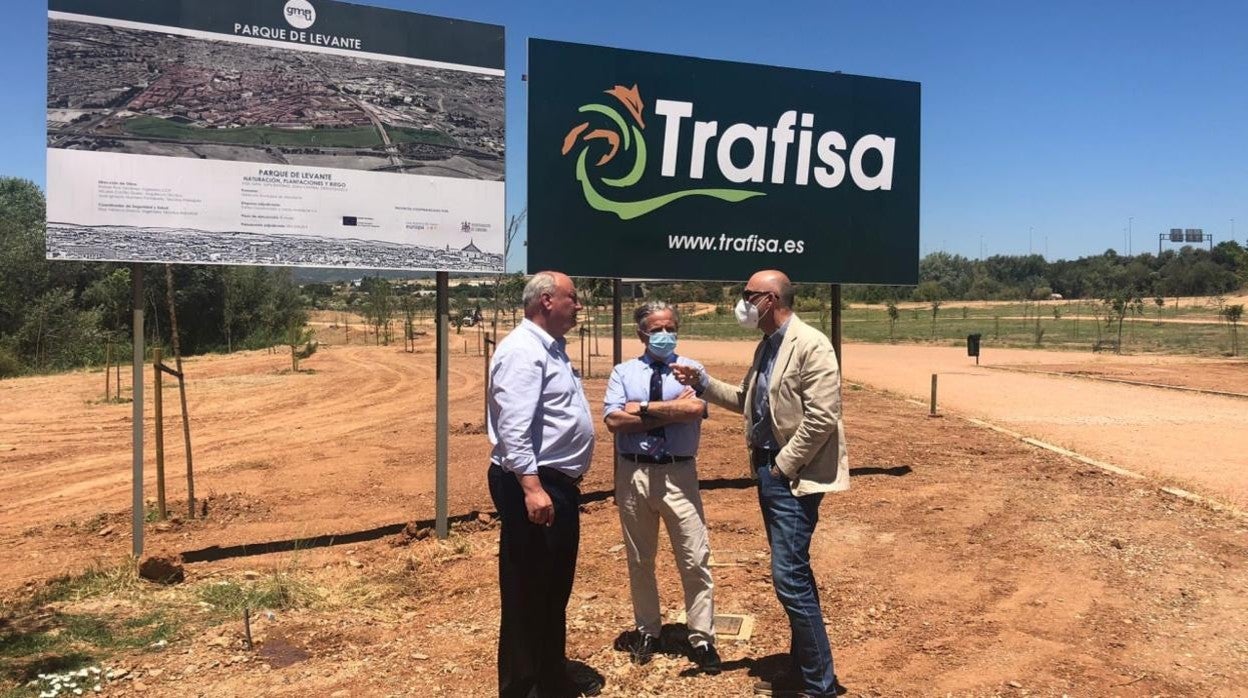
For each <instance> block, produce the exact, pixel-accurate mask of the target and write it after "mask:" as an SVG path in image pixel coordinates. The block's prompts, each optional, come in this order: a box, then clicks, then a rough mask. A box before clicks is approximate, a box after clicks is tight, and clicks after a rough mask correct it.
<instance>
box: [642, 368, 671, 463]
mask: <svg viewBox="0 0 1248 698" xmlns="http://www.w3.org/2000/svg"><path fill="white" fill-rule="evenodd" d="M662 401H663V365H662V364H659V363H651V364H650V402H662ZM646 434H648V435H650V436H653V437H655V438H657V439H660V441H659V448H658V449H656V452H655V455H662V454H663V453H664V451H663V446H664V443H663V441H665V440H666V439H667V430H666V429H664V428H663V427H661V426H660V427H655V428H653V429H650V430H648V431H647V432H646Z"/></svg>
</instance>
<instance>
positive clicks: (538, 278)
mask: <svg viewBox="0 0 1248 698" xmlns="http://www.w3.org/2000/svg"><path fill="white" fill-rule="evenodd" d="M556 285H557V282H556V281H555V275H554V274H551V273H550V272H545V271H541V272H538V273H536V274H534V275H533V278H531V279H529V283H527V284H525V285H524V294H523V295H522V296H521V297H520V300H521V302H522V303H523V304H524V307H525V309H526V310H527V309H528V308H531V307H533V306H534V305H536V304H537V302H538V301H539V300H541V298H542V294H543V293H545V294H550V295H554V293H555V286H556Z"/></svg>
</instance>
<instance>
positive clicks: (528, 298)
mask: <svg viewBox="0 0 1248 698" xmlns="http://www.w3.org/2000/svg"><path fill="white" fill-rule="evenodd" d="M522 301H523V303H524V316H525V317H526V318H528V319H529V320H531V321H532V322H533V323H535V324H536V325H538V326H539V327H541V328H542V329H544V330H546V331H547V332H549V333H550V334H551V336H553V337H556V338H558V337H563V336H564V334H565V333H567V332H568V331H569V330H571V329H572V328H573V327H575V326H576V314H577V312H578V311H580V310H581V304H580V303H579V302H578V300H577V297H576V285H575V284H574V283H573V282H572V278H571V277H569V276H568V275H567V274H564V273H562V272H557V271H539V272H538V273H536V274H534V275H533V278H531V279H529V283H527V284H525V286H524V294H523V297H522Z"/></svg>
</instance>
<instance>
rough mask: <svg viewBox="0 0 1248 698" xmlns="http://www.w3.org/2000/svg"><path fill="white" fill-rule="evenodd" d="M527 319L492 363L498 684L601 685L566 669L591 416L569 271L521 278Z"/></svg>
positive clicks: (577, 689)
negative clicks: (571, 337)
mask: <svg viewBox="0 0 1248 698" xmlns="http://www.w3.org/2000/svg"><path fill="white" fill-rule="evenodd" d="M523 303H524V322H522V323H521V324H520V325H519V326H518V327H516V329H514V330H512V332H511V333H510V334H508V335H507V337H506V338H505V339H503V341H501V342H499V344H498V351H497V353H495V354H494V359H493V361H492V362H491V363H490V385H489V398H490V399H489V423H488V429H489V435H490V443H491V444H492V445H493V447H494V449H493V452H492V453H491V455H490V468H489V483H490V497H491V498H492V499H493V500H494V506H495V508H496V509H497V510H498V515H499V519H500V521H501V528H502V531H501V535H500V536H499V543H498V572H499V574H498V576H499V589H500V593H501V597H502V598H501V606H502V619H501V622H500V626H499V633H498V693H499V696H501V697H502V698H512V697H513V696H514V697H515V698H530V697H531V696H534V695H536V696H537V698H570V697H571V696H580V695H590V696H593V695H598V694H599V693H600V692H601V691H602V683H601V681H599V680H598V678H597V677H583V678H580V679H576V678H573V677H572V676H570V675H569V674H568V669H567V653H566V643H567V606H568V597H569V596H571V594H572V581H573V578H574V576H575V574H576V555H577V549H578V547H579V544H580V535H581V532H580V496H581V493H580V489H579V484H580V481H581V478H582V477H583V476H584V474H585V471H586V470H588V469H589V464H590V461H591V460H593V456H594V424H593V418H592V417H591V416H590V409H589V403H588V402H587V401H586V399H585V389H584V387H583V386H582V385H581V377H580V375H579V374H578V373H577V372H576V371H575V370H574V369H573V367H572V360H571V358H570V357H569V356H568V352H567V348H566V344H567V342H566V340H565V339H564V336H565V335H566V334H567V333H568V332H569V331H570V330H571V329H572V328H573V327H575V326H576V314H577V312H578V311H579V310H581V304H580V302H579V301H578V300H577V297H576V287H575V286H574V285H573V284H572V279H570V278H568V277H567V276H566V275H564V274H560V273H558V272H541V273H538V274H534V275H533V278H532V279H531V280H530V281H529V283H528V284H527V285H525V287H524V294H523Z"/></svg>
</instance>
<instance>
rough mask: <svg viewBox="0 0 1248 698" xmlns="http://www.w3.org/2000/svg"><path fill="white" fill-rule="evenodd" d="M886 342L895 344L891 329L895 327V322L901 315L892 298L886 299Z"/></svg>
mask: <svg viewBox="0 0 1248 698" xmlns="http://www.w3.org/2000/svg"><path fill="white" fill-rule="evenodd" d="M887 306H888V341H889V342H895V341H896V340H895V339H894V337H893V328H895V327H896V326H897V320H898V318H900V317H901V313H900V312H899V311H898V310H897V301H895V300H893V299H892V298H890V299H888V303H887Z"/></svg>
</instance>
